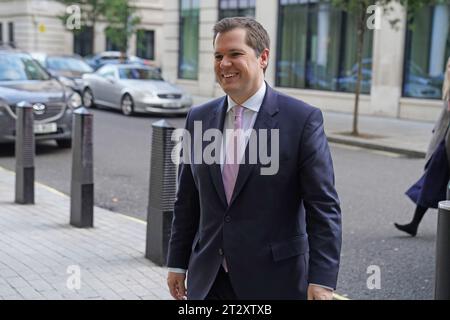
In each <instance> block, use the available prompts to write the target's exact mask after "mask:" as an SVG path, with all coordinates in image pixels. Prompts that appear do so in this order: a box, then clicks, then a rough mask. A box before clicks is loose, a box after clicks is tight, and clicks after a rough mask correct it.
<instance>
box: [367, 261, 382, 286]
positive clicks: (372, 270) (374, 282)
mask: <svg viewBox="0 0 450 320" xmlns="http://www.w3.org/2000/svg"><path fill="white" fill-rule="evenodd" d="M366 273H367V274H370V276H369V277H368V278H367V281H366V285H367V289H369V290H374V289H378V290H379V289H381V269H380V267H379V266H377V265H370V266H368V267H367V271H366Z"/></svg>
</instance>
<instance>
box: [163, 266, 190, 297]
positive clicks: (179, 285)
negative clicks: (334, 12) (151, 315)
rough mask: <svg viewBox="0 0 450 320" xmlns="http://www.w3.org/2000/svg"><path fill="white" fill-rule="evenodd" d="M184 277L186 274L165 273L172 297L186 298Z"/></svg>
mask: <svg viewBox="0 0 450 320" xmlns="http://www.w3.org/2000/svg"><path fill="white" fill-rule="evenodd" d="M185 279H186V274H184V273H177V272H169V273H168V274H167V285H168V286H169V291H170V294H171V295H172V297H174V298H175V299H176V300H185V299H186V294H187V293H186V286H185V285H184V280H185Z"/></svg>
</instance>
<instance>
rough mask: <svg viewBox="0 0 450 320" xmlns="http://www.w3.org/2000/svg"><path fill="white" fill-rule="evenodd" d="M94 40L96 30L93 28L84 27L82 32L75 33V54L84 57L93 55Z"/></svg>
mask: <svg viewBox="0 0 450 320" xmlns="http://www.w3.org/2000/svg"><path fill="white" fill-rule="evenodd" d="M93 38H94V30H93V28H92V27H83V28H82V29H81V30H80V31H78V32H77V31H75V34H74V37H73V52H74V53H76V54H79V55H80V56H83V57H85V56H87V55H90V54H93V53H94V48H93V47H92V45H93Z"/></svg>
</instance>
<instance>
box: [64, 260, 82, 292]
mask: <svg viewBox="0 0 450 320" xmlns="http://www.w3.org/2000/svg"><path fill="white" fill-rule="evenodd" d="M66 273H67V274H69V275H70V276H69V277H67V281H66V287H67V289H69V290H80V289H81V268H80V266H78V265H70V266H68V267H67V270H66Z"/></svg>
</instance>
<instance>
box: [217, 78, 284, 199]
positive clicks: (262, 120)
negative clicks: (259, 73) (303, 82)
mask: <svg viewBox="0 0 450 320" xmlns="http://www.w3.org/2000/svg"><path fill="white" fill-rule="evenodd" d="M266 88H267V89H266V94H265V96H264V99H263V102H262V104H261V108H260V109H259V112H258V115H257V116H256V121H255V124H254V126H253V129H254V130H255V131H256V136H257V141H258V142H259V139H260V137H259V130H260V129H266V130H268V131H269V134H268V135H267V137H268V142H267V143H268V145H269V146H270V129H273V128H276V127H277V124H278V123H277V120H276V117H275V115H276V114H277V113H278V104H277V93H276V92H275V91H274V90H273V89H272V88H271V87H270V86H269V85H268V84H267V83H266ZM269 151H270V150H269ZM244 159H245V160H246V163H243V164H241V165H240V166H239V172H238V177H237V180H236V184H235V186H234V190H233V195H232V197H231V201H230V206H231V204H232V203H233V202H234V200H235V199H236V197H237V196H238V195H239V193H240V192H241V190H242V188H243V187H244V185H245V183H246V182H247V179H248V178H249V176H250V174H251V173H252V171H253V170H254V169H255V167H258V166H259V165H257V164H249V163H248V159H249V144H247V146H246V149H245V157H244ZM219 169H220V168H219ZM219 174H220V171H219ZM222 189H223V183H222ZM224 194H225V191H224Z"/></svg>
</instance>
